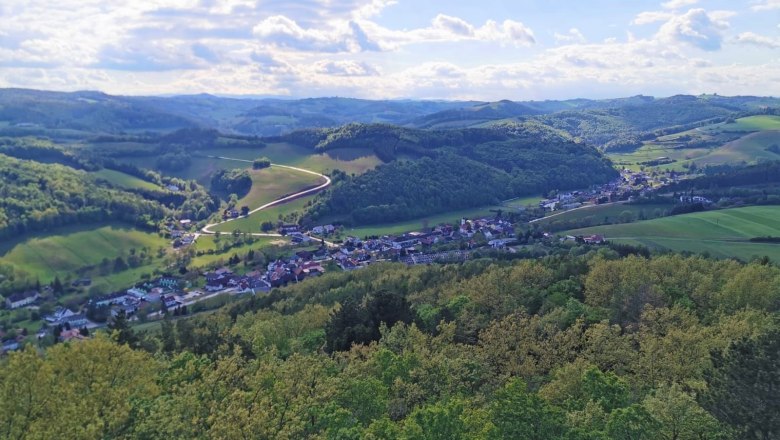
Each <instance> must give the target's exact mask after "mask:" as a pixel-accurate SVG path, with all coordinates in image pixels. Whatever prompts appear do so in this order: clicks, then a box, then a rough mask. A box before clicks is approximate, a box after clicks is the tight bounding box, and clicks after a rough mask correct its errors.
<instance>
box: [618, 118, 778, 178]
mask: <svg viewBox="0 0 780 440" xmlns="http://www.w3.org/2000/svg"><path fill="white" fill-rule="evenodd" d="M778 130H780V116H749V117H746V118H740V119H737V120H736V121H735V122H733V123H729V124H713V125H709V126H706V127H701V128H697V129H693V130H688V131H685V132H681V133H675V134H672V135H668V136H662V137H660V138H658V141H661V142H660V143H658V142H648V143H646V144H645V145H644V146H643V147H642V148H639V149H638V150H636V151H633V152H630V153H612V154H609V155H608V156H609V158H610V159H612V160H613V161H614V162H615V163H619V164H620V163H627V164H629V167H630V168H638V163H639V162H645V161H649V160H653V159H656V158H658V157H661V156H666V157H669V158H670V159H673V160H676V161H677V162H675V163H672V164H668V165H660V166H659V167H658V168H662V169H667V168H668V169H674V170H682V169H683V164H685V163H690V162H695V163H696V164H697V165H699V166H703V165H708V164H711V165H720V164H724V163H739V162H748V163H750V162H755V161H757V160H763V159H768V160H780V155H778V154H775V153H772V152H770V151H766V147H768V146H770V145H772V144H777V143H780V131H778ZM735 132H743V133H744V134H745V135H744V136H743V137H741V138H739V139H737V140H735V141H732V142H728V143H725V144H724V145H722V146H720V147H718V148H714V149H708V148H674V146H676V144H675V142H674V141H675V140H676V139H677V138H679V137H680V136H683V135H692V136H705V137H717V136H718V135H721V134H724V133H735ZM663 142H670V143H668V144H665V143H663Z"/></svg>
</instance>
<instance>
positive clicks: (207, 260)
mask: <svg viewBox="0 0 780 440" xmlns="http://www.w3.org/2000/svg"><path fill="white" fill-rule="evenodd" d="M215 239H216V237H215V236H213V235H201V236H200V237H198V240H197V241H196V242H195V244H194V246H195V250H197V251H209V250H211V251H216V250H217V243H216V241H215ZM255 239H256V240H255V242H254V243H246V244H243V245H241V246H237V247H234V248H232V249H230V250H228V251H227V252H225V253H222V254H217V253H213V254H204V255H200V256H196V257H195V258H193V259H192V263H191V266H192V267H204V266H208V265H212V264H214V263H216V262H218V261H220V260H223V261H227V259H228V258H230V257H231V256H232V255H233V254H236V255H241V256H243V255H245V254H246V253H247V252H249V250H250V249H254V250H259V249H262V248H266V247H269V246H276V245H282V244H287V243H289V240H288V239H286V238H283V237H255ZM220 240H222V241H226V240H227V238H225V237H220Z"/></svg>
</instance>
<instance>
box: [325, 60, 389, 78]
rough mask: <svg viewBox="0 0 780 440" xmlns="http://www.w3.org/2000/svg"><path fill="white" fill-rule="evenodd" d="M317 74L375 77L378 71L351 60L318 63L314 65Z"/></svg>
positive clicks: (366, 64)
mask: <svg viewBox="0 0 780 440" xmlns="http://www.w3.org/2000/svg"><path fill="white" fill-rule="evenodd" d="M315 70H316V71H317V73H321V74H325V75H334V76H375V75H379V71H378V70H377V69H376V68H375V67H373V66H371V65H369V64H368V63H362V62H358V61H352V60H341V61H320V62H318V63H316V64H315Z"/></svg>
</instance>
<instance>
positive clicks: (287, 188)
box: [238, 166, 325, 210]
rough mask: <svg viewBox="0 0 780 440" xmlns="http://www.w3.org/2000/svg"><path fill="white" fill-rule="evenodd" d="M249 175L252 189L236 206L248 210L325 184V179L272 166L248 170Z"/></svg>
mask: <svg viewBox="0 0 780 440" xmlns="http://www.w3.org/2000/svg"><path fill="white" fill-rule="evenodd" d="M249 174H250V176H252V188H251V189H250V190H249V193H247V195H246V196H244V197H243V198H241V200H239V201H238V206H239V207H240V206H248V207H249V209H250V210H251V209H255V208H257V207H259V206H262V205H264V204H266V203H269V202H272V201H274V200H276V199H278V198H280V197H283V196H285V195H288V194H293V193H296V192H298V191H301V190H302V189H303V188H306V187H311V186H315V185H320V184H323V183H325V179H323V178H321V177H317V176H314V175H312V174H309V173H303V172H301V171H295V170H291V169H289V168H280V167H273V166H272V167H270V168H265V169H261V170H250V171H249Z"/></svg>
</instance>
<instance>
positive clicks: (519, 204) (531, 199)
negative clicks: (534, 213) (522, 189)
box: [501, 196, 543, 208]
mask: <svg viewBox="0 0 780 440" xmlns="http://www.w3.org/2000/svg"><path fill="white" fill-rule="evenodd" d="M542 200H543V198H542V197H541V196H528V197H520V198H517V199H511V200H506V201H504V202H502V203H501V204H502V205H504V206H506V207H509V208H524V207H526V206H529V205H532V206H538V205H539V202H540V201H542Z"/></svg>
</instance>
